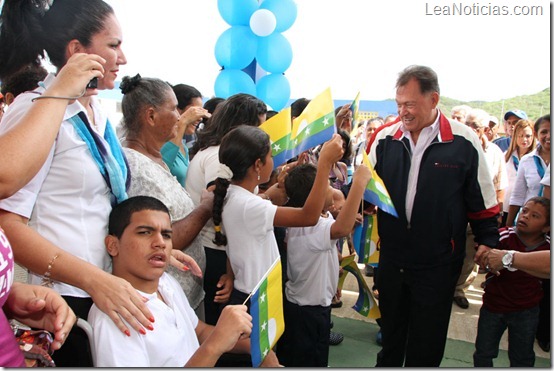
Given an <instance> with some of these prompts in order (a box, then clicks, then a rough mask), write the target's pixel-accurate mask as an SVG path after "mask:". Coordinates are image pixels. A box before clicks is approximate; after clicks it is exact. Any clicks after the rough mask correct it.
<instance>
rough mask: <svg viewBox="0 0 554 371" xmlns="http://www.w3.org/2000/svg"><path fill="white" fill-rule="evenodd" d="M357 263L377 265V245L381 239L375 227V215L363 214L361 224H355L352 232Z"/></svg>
mask: <svg viewBox="0 0 554 371" xmlns="http://www.w3.org/2000/svg"><path fill="white" fill-rule="evenodd" d="M352 240H353V243H354V249H355V250H356V254H357V255H358V263H363V264H370V265H372V266H374V267H376V266H377V265H379V247H380V243H381V240H380V239H379V232H378V229H377V215H376V214H373V215H364V222H363V224H359V225H356V227H355V228H354V233H353V234H352Z"/></svg>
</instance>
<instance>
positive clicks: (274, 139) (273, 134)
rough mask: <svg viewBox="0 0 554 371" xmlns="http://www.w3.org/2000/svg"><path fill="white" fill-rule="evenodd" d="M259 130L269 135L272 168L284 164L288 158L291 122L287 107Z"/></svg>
mask: <svg viewBox="0 0 554 371" xmlns="http://www.w3.org/2000/svg"><path fill="white" fill-rule="evenodd" d="M260 129H262V130H263V131H265V132H266V133H267V134H268V135H269V140H270V142H271V155H272V156H273V166H274V167H275V168H276V167H277V166H279V165H281V164H283V163H285V161H287V160H288V159H290V158H291V157H293V156H290V150H289V147H290V144H289V142H290V133H291V129H292V122H291V117H290V107H287V108H285V109H283V110H281V112H279V113H278V114H276V115H275V116H273V117H272V118H270V119H269V120H267V121H266V122H264V123H263V124H261V125H260Z"/></svg>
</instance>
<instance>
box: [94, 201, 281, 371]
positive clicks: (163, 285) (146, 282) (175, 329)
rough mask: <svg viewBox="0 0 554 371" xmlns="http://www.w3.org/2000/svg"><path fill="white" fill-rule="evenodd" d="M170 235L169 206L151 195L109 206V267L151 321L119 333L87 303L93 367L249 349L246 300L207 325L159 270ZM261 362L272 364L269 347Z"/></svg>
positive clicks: (163, 362) (153, 363) (171, 363)
mask: <svg viewBox="0 0 554 371" xmlns="http://www.w3.org/2000/svg"><path fill="white" fill-rule="evenodd" d="M171 237H172V230H171V220H170V216H169V211H168V209H167V208H166V207H165V205H164V204H163V203H162V202H161V201H159V200H157V199H155V198H152V197H147V196H138V197H132V198H129V199H127V200H125V201H123V202H122V203H120V204H119V205H117V206H116V207H114V209H113V210H112V212H111V214H110V220H109V230H108V236H107V237H106V240H105V242H106V247H107V250H108V253H109V254H110V255H111V256H112V260H113V272H112V273H113V274H114V275H116V276H118V277H121V278H124V279H126V280H127V281H129V282H130V283H131V284H132V285H133V287H134V288H135V289H136V290H137V291H138V292H139V293H140V294H142V295H143V296H144V297H145V301H146V303H147V305H148V308H149V309H150V310H151V311H152V313H153V314H154V316H155V318H156V323H155V324H154V325H153V327H154V328H153V329H150V330H151V331H148V332H146V331H144V330H143V331H141V334H139V332H137V331H134V330H132V331H133V333H127V334H123V333H122V332H121V331H119V329H118V328H117V327H116V326H115V324H114V323H113V321H111V320H110V318H109V317H108V316H107V315H106V314H105V313H104V312H101V311H100V310H99V309H98V308H97V307H96V306H95V305H93V307H92V308H91V310H90V312H89V316H88V321H89V322H90V324H91V325H92V327H93V333H94V345H95V347H96V354H95V355H93V357H94V358H95V364H96V366H97V367H162V366H165V367H182V366H190V367H213V366H214V365H215V363H216V362H217V360H218V359H219V357H220V356H221V355H222V354H223V353H225V352H229V351H231V352H236V353H249V351H250V341H249V338H248V336H249V335H250V332H251V329H252V322H251V321H252V317H251V316H250V315H249V314H248V313H247V312H246V306H244V305H242V306H241V305H234V306H228V307H227V308H225V310H224V311H223V312H222V315H221V317H220V319H219V321H218V323H217V325H216V326H211V325H207V324H206V323H204V322H202V321H200V320H199V319H198V317H197V316H196V314H195V313H194V311H193V310H192V308H191V307H190V305H189V302H188V300H187V298H186V296H185V294H184V292H183V290H182V289H181V287H180V286H179V284H178V283H177V281H176V280H175V279H174V278H173V277H171V276H170V275H168V274H167V273H165V268H166V266H167V265H168V264H169V260H170V257H171V249H172V242H171ZM129 328H131V327H129ZM265 365H268V366H276V365H278V361H277V359H276V357H275V354H274V353H272V352H271V353H270V354H269V355H268V356H267V357H266V360H265Z"/></svg>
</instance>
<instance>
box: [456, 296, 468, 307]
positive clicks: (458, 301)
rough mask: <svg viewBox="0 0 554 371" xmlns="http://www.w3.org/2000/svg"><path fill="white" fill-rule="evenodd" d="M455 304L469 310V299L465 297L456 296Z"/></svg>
mask: <svg viewBox="0 0 554 371" xmlns="http://www.w3.org/2000/svg"><path fill="white" fill-rule="evenodd" d="M454 303H456V304H457V305H458V306H459V307H460V308H462V309H467V308H469V301H467V299H466V298H464V297H463V296H454Z"/></svg>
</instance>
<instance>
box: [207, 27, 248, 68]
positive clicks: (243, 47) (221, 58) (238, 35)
mask: <svg viewBox="0 0 554 371" xmlns="http://www.w3.org/2000/svg"><path fill="white" fill-rule="evenodd" d="M257 45H258V38H257V36H256V35H254V33H253V32H252V30H250V27H246V26H233V27H231V28H228V29H227V30H225V31H224V32H223V33H222V34H221V35H220V36H219V38H218V39H217V41H216V43H215V59H216V60H217V63H218V64H219V65H220V66H221V67H224V68H227V69H229V68H231V69H238V70H240V69H243V68H245V67H246V66H248V65H249V64H250V63H251V62H252V61H253V60H254V57H255V56H256V51H257Z"/></svg>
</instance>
